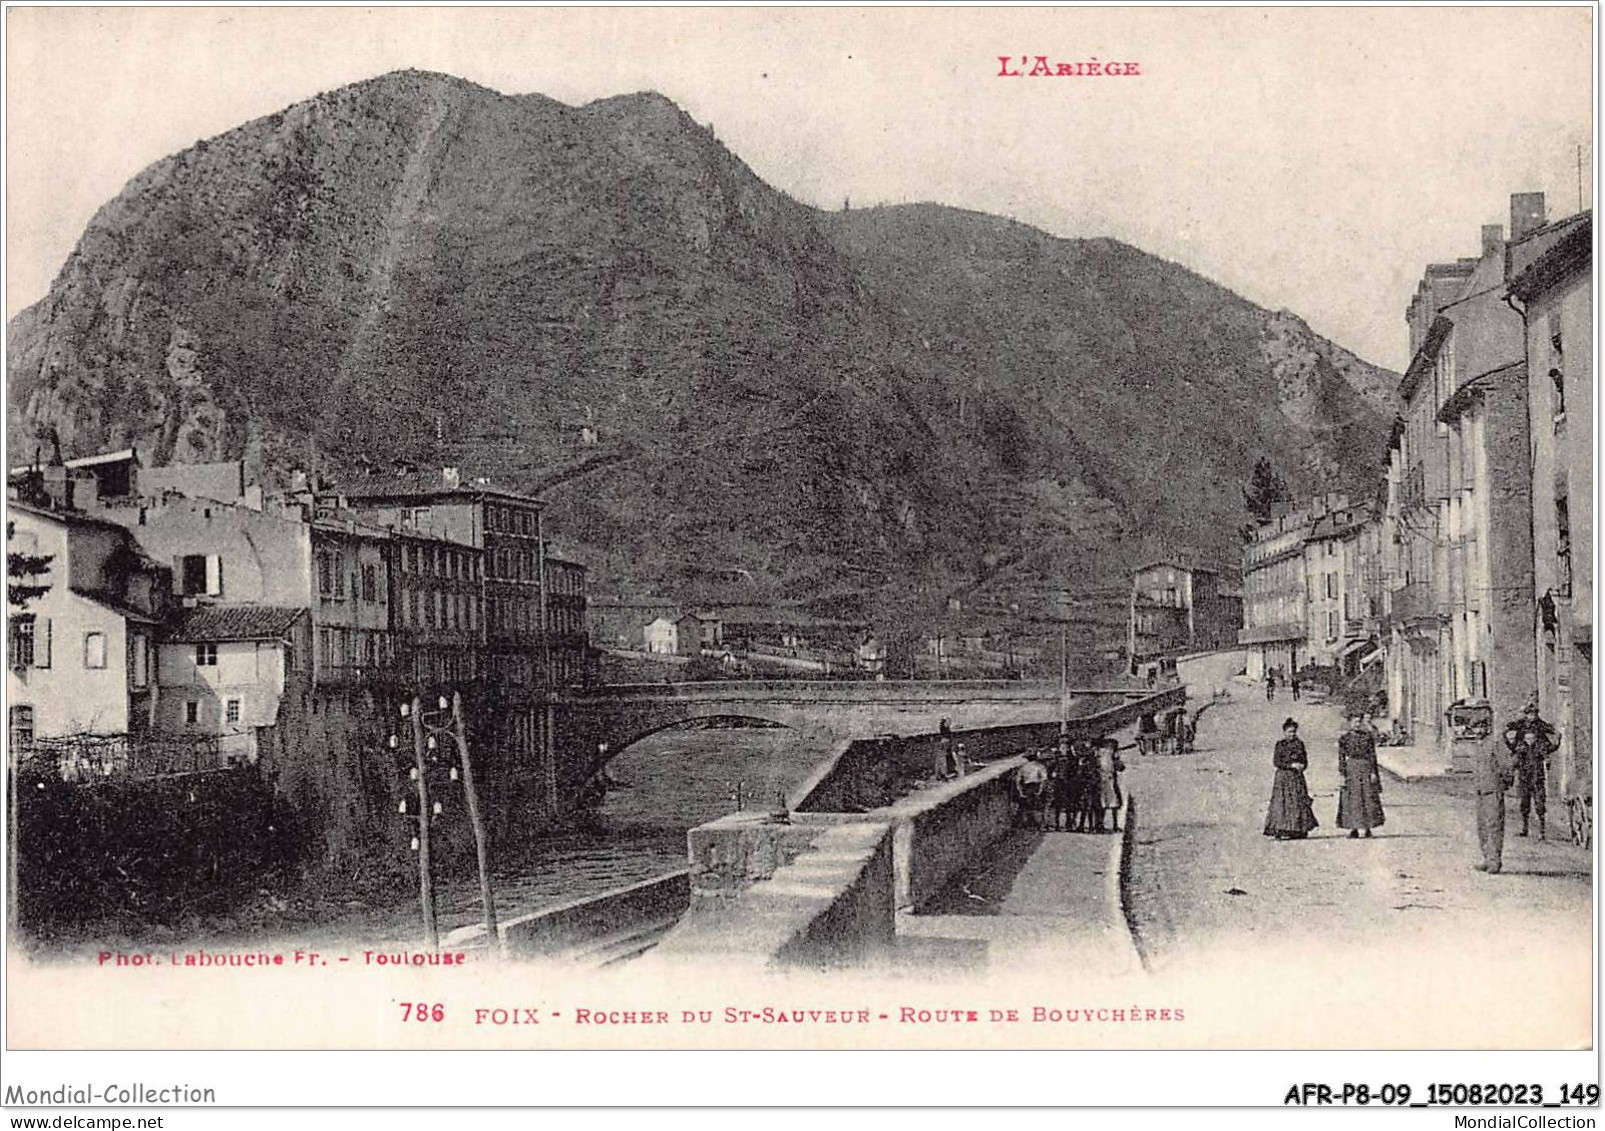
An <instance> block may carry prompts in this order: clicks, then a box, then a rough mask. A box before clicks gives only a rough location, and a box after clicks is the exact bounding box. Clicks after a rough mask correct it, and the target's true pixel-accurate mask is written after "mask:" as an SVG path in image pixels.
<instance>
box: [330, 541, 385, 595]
mask: <svg viewBox="0 0 1605 1131" xmlns="http://www.w3.org/2000/svg"><path fill="white" fill-rule="evenodd" d="M317 569H318V596H320V597H326V598H328V599H330V600H334V601H343V600H345V597H346V564H345V554H344V553H343V552H341V551H340V550H319V551H318V555H317ZM351 595H352V596H353V597H355V598H356V599H358V600H359V601H366V602H368V603H369V604H370V605H382V604H384V602H385V599H386V596H385V590H384V586H382V585H380V584H379V567H378V566H376V565H365V566H362V567H361V568H360V569H359V570H357V571H355V572H353V573H352V574H351Z"/></svg>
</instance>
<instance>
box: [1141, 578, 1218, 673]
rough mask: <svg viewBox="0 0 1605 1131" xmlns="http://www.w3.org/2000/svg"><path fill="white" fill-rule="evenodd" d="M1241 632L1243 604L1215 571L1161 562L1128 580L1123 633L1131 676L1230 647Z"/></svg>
mask: <svg viewBox="0 0 1605 1131" xmlns="http://www.w3.org/2000/svg"><path fill="white" fill-rule="evenodd" d="M1242 627H1243V602H1242V598H1241V596H1239V595H1237V594H1235V593H1228V592H1225V591H1223V589H1222V587H1221V579H1220V574H1219V573H1218V571H1216V570H1213V569H1205V568H1203V567H1201V566H1197V565H1191V564H1187V563H1184V562H1179V561H1160V562H1150V563H1149V564H1147V565H1144V566H1139V567H1138V568H1137V570H1136V571H1135V572H1134V573H1133V574H1132V579H1131V602H1130V613H1129V616H1128V619H1127V627H1126V654H1127V656H1128V658H1129V659H1130V666H1131V670H1132V671H1136V670H1137V668H1138V666H1139V665H1141V664H1144V663H1148V662H1150V661H1153V660H1156V659H1160V658H1174V657H1176V656H1178V655H1180V654H1182V653H1184V652H1202V651H1209V650H1212V649H1215V648H1226V647H1233V646H1235V645H1236V644H1237V639H1238V633H1239V632H1240V631H1241V629H1242Z"/></svg>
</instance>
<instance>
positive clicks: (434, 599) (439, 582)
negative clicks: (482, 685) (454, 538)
mask: <svg viewBox="0 0 1605 1131" xmlns="http://www.w3.org/2000/svg"><path fill="white" fill-rule="evenodd" d="M389 567H390V568H389V579H390V624H391V633H392V635H393V638H394V641H395V644H394V648H395V658H396V668H397V672H398V674H399V675H400V677H401V678H402V679H403V680H405V681H407V682H408V683H410V684H411V685H412V686H414V687H417V688H420V689H434V688H443V687H452V686H456V685H459V684H462V683H465V682H468V681H470V680H474V679H478V678H479V677H480V662H479V661H480V643H481V641H482V640H483V638H484V632H485V612H484V594H483V578H484V551H482V550H478V549H475V548H474V547H472V546H464V545H460V544H458V543H455V542H445V541H442V540H441V539H438V538H430V537H426V536H424V535H422V534H418V533H415V532H413V531H410V530H408V531H397V532H396V533H395V534H394V535H393V536H392V539H391V541H390V543H389Z"/></svg>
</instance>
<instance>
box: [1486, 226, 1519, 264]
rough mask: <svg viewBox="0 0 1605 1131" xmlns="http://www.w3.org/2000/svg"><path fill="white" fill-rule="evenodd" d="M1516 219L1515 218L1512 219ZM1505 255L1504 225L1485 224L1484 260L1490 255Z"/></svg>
mask: <svg viewBox="0 0 1605 1131" xmlns="http://www.w3.org/2000/svg"><path fill="white" fill-rule="evenodd" d="M1512 219H1514V217H1512ZM1504 253H1505V228H1504V225H1503V224H1484V225H1483V226H1482V258H1484V259H1487V258H1488V257H1489V256H1490V255H1503V254H1504Z"/></svg>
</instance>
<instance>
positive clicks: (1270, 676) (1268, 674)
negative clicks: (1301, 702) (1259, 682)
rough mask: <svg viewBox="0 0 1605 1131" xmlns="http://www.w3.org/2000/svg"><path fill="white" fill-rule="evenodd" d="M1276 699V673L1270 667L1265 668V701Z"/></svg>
mask: <svg viewBox="0 0 1605 1131" xmlns="http://www.w3.org/2000/svg"><path fill="white" fill-rule="evenodd" d="M1275 701H1276V673H1275V672H1274V671H1272V670H1271V669H1270V668H1266V669H1265V702H1267V703H1274V702H1275Z"/></svg>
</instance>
